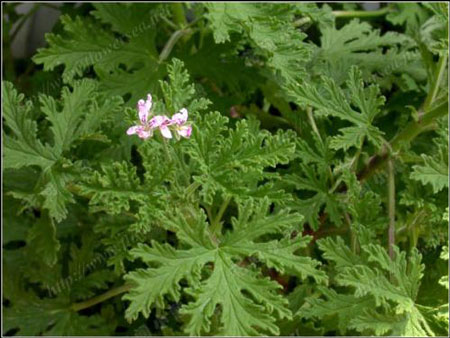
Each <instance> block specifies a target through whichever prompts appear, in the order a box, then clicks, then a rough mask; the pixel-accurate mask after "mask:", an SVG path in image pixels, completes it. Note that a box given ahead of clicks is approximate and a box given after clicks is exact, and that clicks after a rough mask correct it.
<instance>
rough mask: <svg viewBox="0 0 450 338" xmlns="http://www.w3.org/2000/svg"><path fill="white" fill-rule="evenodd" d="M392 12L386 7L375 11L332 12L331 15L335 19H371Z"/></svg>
mask: <svg viewBox="0 0 450 338" xmlns="http://www.w3.org/2000/svg"><path fill="white" fill-rule="evenodd" d="M392 11H393V10H392V8H391V7H389V6H387V7H383V8H380V9H378V10H375V11H333V15H334V16H335V17H337V18H373V17H376V16H382V15H385V14H387V13H389V12H392Z"/></svg>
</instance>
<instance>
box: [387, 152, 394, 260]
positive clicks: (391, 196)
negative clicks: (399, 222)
mask: <svg viewBox="0 0 450 338" xmlns="http://www.w3.org/2000/svg"><path fill="white" fill-rule="evenodd" d="M387 176H388V216H389V229H388V248H389V249H388V250H389V257H391V259H394V245H395V173H394V160H393V159H392V156H390V157H389V159H388V161H387Z"/></svg>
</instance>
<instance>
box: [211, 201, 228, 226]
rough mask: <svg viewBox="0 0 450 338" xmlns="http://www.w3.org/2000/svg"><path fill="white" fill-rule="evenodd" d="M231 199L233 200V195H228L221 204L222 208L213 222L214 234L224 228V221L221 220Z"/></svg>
mask: <svg viewBox="0 0 450 338" xmlns="http://www.w3.org/2000/svg"><path fill="white" fill-rule="evenodd" d="M230 201H231V196H227V197H226V198H225V199H224V200H223V202H222V205H221V206H220V209H219V211H218V212H217V214H216V217H215V218H214V220H213V222H212V224H211V231H212V232H213V233H214V234H219V233H220V231H221V230H222V223H221V222H220V221H221V220H222V216H223V214H224V212H225V210H226V209H227V207H228V204H229V203H230Z"/></svg>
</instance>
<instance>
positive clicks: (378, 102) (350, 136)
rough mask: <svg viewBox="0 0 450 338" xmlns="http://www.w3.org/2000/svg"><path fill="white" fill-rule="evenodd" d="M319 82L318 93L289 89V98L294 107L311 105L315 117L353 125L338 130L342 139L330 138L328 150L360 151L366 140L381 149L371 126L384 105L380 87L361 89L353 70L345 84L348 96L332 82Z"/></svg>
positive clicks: (307, 88) (359, 74)
mask: <svg viewBox="0 0 450 338" xmlns="http://www.w3.org/2000/svg"><path fill="white" fill-rule="evenodd" d="M322 81H323V84H322V86H320V89H319V87H315V86H312V85H311V84H308V83H303V84H301V85H300V84H297V85H292V86H290V94H291V96H292V98H293V99H294V100H295V102H296V103H298V104H300V105H310V106H312V107H313V108H315V109H316V110H317V113H318V114H321V115H322V114H325V115H331V116H335V117H338V118H339V119H342V120H345V121H348V122H350V123H352V124H353V125H354V126H353V127H347V128H341V129H340V130H339V131H340V132H341V135H339V136H336V137H333V138H332V141H331V147H332V148H334V149H344V150H347V149H348V148H350V147H354V146H356V147H357V148H359V147H361V146H362V140H364V138H367V139H368V141H369V142H371V143H372V144H373V145H375V146H376V147H377V148H380V147H381V145H382V144H383V142H384V141H383V132H382V131H380V130H379V129H378V128H377V127H376V126H374V125H373V121H374V118H375V117H376V116H377V115H378V114H379V113H380V107H381V106H382V105H383V104H384V102H385V98H384V96H381V95H380V89H379V87H378V86H377V85H370V86H368V87H364V82H363V80H362V72H361V71H360V70H359V69H358V68H356V67H352V68H351V69H350V72H349V79H348V80H347V82H346V85H347V87H348V95H347V93H346V92H345V91H344V90H342V89H341V88H339V87H338V85H337V84H336V82H335V81H334V80H332V79H330V78H327V77H323V78H322ZM352 105H353V106H355V107H357V108H358V110H355V109H354V108H353V107H352Z"/></svg>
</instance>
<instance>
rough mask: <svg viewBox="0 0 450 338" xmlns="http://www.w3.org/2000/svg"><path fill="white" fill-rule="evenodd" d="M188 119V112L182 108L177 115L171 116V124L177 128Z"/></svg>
mask: <svg viewBox="0 0 450 338" xmlns="http://www.w3.org/2000/svg"><path fill="white" fill-rule="evenodd" d="M187 119H188V111H187V109H186V108H182V109H181V110H180V112H179V113H176V114H174V115H173V116H172V122H173V123H176V124H178V125H179V126H180V125H182V124H184V123H185V122H186V121H187Z"/></svg>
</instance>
